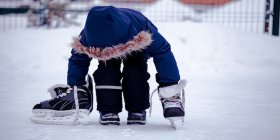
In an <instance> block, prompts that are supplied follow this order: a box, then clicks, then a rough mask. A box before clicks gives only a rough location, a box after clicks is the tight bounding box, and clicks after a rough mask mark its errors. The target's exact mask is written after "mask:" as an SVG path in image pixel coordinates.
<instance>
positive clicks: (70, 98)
mask: <svg viewBox="0 0 280 140" xmlns="http://www.w3.org/2000/svg"><path fill="white" fill-rule="evenodd" d="M92 88H93V87H92V78H91V77H90V76H88V77H87V84H86V85H83V86H73V87H70V86H68V85H60V86H59V85H55V86H52V87H51V88H49V92H50V94H51V96H52V99H50V100H46V101H43V102H41V103H39V104H36V105H35V106H34V107H33V110H32V114H33V116H32V118H31V121H33V122H35V123H42V124H87V123H88V122H89V121H90V118H89V114H90V112H91V111H92V108H93V94H92Z"/></svg>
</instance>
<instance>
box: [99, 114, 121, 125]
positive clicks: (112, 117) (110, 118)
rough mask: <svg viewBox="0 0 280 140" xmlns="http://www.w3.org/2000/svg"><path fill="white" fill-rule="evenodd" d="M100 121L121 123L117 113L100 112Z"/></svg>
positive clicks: (108, 123)
mask: <svg viewBox="0 0 280 140" xmlns="http://www.w3.org/2000/svg"><path fill="white" fill-rule="evenodd" d="M99 123H100V124H102V125H120V118H119V115H118V114H117V113H105V112H100V117H99Z"/></svg>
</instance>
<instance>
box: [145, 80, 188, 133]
mask: <svg viewBox="0 0 280 140" xmlns="http://www.w3.org/2000/svg"><path fill="white" fill-rule="evenodd" d="M186 83H187V81H186V80H181V81H179V83H178V84H176V85H172V86H167V87H160V88H158V94H159V98H160V101H161V103H162V108H163V116H164V118H166V119H168V120H169V121H170V123H171V126H172V127H173V128H174V129H176V126H177V125H176V122H177V121H178V120H179V121H182V123H183V122H184V116H185V91H184V88H185V86H186ZM156 91H157V90H155V91H154V92H153V93H152V94H151V98H152V96H153V94H154V93H155V92H156ZM151 100H152V99H150V101H151ZM151 106H152V102H151ZM150 113H151V109H150Z"/></svg>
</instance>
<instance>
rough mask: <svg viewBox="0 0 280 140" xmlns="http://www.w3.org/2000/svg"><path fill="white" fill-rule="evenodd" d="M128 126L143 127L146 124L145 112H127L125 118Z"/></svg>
mask: <svg viewBox="0 0 280 140" xmlns="http://www.w3.org/2000/svg"><path fill="white" fill-rule="evenodd" d="M127 124H128V125H145V124H146V111H145V110H144V111H141V112H137V113H133V112H128V116H127Z"/></svg>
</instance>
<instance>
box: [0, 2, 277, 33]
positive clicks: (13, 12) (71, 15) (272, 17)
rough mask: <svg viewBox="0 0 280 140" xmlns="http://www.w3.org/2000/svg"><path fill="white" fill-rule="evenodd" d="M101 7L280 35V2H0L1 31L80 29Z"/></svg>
mask: <svg viewBox="0 0 280 140" xmlns="http://www.w3.org/2000/svg"><path fill="white" fill-rule="evenodd" d="M98 5H114V6H116V7H125V8H132V9H136V10H139V11H141V12H142V13H144V14H145V15H146V16H147V17H148V18H150V19H151V20H152V21H154V22H178V21H191V22H208V23H213V24H222V25H225V26H230V27H236V28H237V29H239V30H242V31H248V32H252V33H258V34H265V33H266V34H270V35H271V34H273V35H279V0H0V31H5V30H14V29H22V28H38V27H44V28H45V27H46V28H59V27H69V26H79V25H82V24H84V21H85V18H86V14H87V12H88V11H89V10H90V8H91V7H93V6H98Z"/></svg>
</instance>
